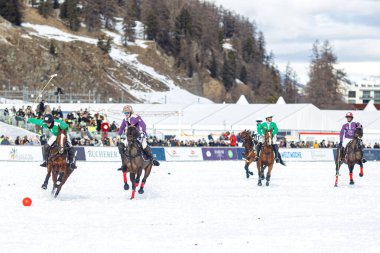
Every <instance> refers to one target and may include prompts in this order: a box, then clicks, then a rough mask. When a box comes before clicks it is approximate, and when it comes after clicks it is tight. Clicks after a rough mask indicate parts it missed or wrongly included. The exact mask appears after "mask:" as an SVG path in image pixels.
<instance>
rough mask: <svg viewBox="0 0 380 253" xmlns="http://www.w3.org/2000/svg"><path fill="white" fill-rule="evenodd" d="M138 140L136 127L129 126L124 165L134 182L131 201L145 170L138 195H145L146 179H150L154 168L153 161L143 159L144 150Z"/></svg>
mask: <svg viewBox="0 0 380 253" xmlns="http://www.w3.org/2000/svg"><path fill="white" fill-rule="evenodd" d="M137 138H138V131H137V129H136V127H134V126H133V125H130V126H128V129H127V140H128V145H127V148H126V151H125V160H124V163H125V165H126V167H127V171H128V172H129V177H130V180H131V182H132V195H131V199H134V198H135V192H136V188H137V187H138V186H139V183H140V177H141V174H142V171H143V170H144V178H143V179H142V181H141V185H140V189H139V191H138V193H139V194H143V193H144V186H145V183H146V179H147V178H148V177H149V175H150V172H151V171H152V166H153V163H152V161H150V160H145V159H144V158H143V148H142V145H141V143H140V142H139V140H138V139H137ZM124 175H125V174H124ZM125 183H126V181H125ZM127 188H129V187H126V186H125V185H124V189H126V190H127Z"/></svg>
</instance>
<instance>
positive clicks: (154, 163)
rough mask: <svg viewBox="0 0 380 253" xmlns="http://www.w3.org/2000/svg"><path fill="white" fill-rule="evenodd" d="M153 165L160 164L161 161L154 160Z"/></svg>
mask: <svg viewBox="0 0 380 253" xmlns="http://www.w3.org/2000/svg"><path fill="white" fill-rule="evenodd" d="M152 163H153V166H160V163H159V162H158V161H157V160H154V159H153V160H152Z"/></svg>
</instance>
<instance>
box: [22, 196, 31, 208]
mask: <svg viewBox="0 0 380 253" xmlns="http://www.w3.org/2000/svg"><path fill="white" fill-rule="evenodd" d="M22 204H23V205H24V206H31V205H32V199H31V198H28V197H26V198H24V199H23V200H22Z"/></svg>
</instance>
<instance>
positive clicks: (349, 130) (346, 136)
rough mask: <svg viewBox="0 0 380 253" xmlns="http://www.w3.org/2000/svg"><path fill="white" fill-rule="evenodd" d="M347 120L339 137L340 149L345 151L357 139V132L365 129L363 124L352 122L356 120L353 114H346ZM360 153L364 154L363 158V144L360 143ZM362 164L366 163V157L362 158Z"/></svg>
mask: <svg viewBox="0 0 380 253" xmlns="http://www.w3.org/2000/svg"><path fill="white" fill-rule="evenodd" d="M346 119H347V123H344V124H343V126H342V129H341V130H340V135H339V139H340V142H339V147H340V148H341V147H343V148H344V151H345V149H346V147H347V144H348V143H349V142H350V141H351V140H352V139H353V138H354V137H355V131H356V129H357V128H361V129H363V126H362V124H360V123H359V122H353V121H352V120H353V119H354V115H353V114H352V113H351V112H348V113H346ZM359 148H360V151H361V153H362V157H363V144H362V142H361V141H360V145H359ZM362 162H363V163H365V162H366V159H364V157H363V158H362Z"/></svg>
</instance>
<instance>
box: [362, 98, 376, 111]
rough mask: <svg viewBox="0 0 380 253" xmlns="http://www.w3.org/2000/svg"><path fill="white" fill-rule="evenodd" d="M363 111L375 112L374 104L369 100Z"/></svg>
mask: <svg viewBox="0 0 380 253" xmlns="http://www.w3.org/2000/svg"><path fill="white" fill-rule="evenodd" d="M364 111H377V109H376V107H375V105H374V103H373V100H370V101H369V102H368V104H367V105H366V107H365V108H364Z"/></svg>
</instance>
